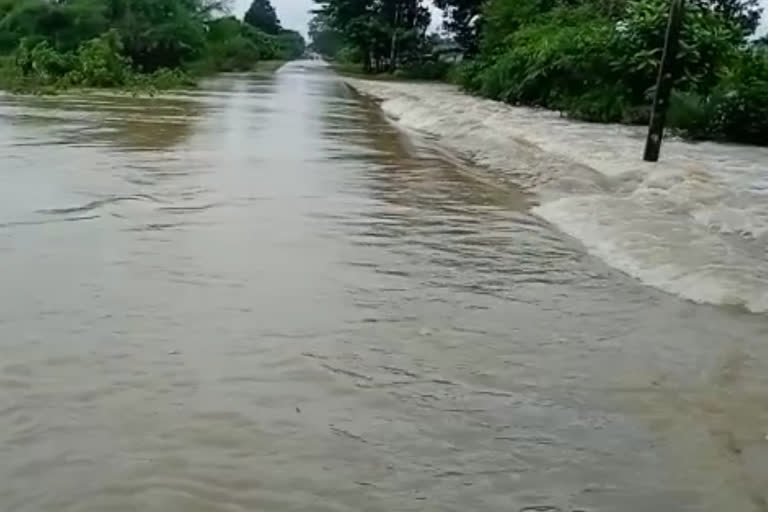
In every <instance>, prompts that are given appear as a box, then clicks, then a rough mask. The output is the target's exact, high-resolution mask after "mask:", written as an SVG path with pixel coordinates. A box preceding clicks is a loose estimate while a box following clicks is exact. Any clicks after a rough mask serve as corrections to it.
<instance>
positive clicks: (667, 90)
mask: <svg viewBox="0 0 768 512" xmlns="http://www.w3.org/2000/svg"><path fill="white" fill-rule="evenodd" d="M683 2H684V0H672V6H671V7H670V10H669V23H667V35H666V37H665V39H664V53H663V54H662V56H661V65H660V66H659V77H658V79H657V80H656V92H655V93H654V95H653V107H652V108H651V123H650V125H649V126H648V139H647V140H646V142H645V154H644V155H643V160H645V161H646V162H658V161H659V152H660V151H661V139H662V138H663V136H664V124H665V123H666V121H667V109H668V108H669V97H670V95H671V94H672V84H673V83H674V81H675V78H676V77H677V75H678V73H677V69H676V68H677V50H678V49H679V48H680V28H681V26H682V24H683V6H684V4H683Z"/></svg>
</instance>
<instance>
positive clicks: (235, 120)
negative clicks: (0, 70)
mask: <svg viewBox="0 0 768 512" xmlns="http://www.w3.org/2000/svg"><path fill="white" fill-rule="evenodd" d="M0 151H1V153H0V262H1V263H2V264H0V282H1V283H2V288H3V294H2V303H1V304H0V306H1V308H0V348H1V349H2V358H1V359H0V386H1V389H2V392H0V510H3V511H4V512H5V511H8V512H22V511H23V512H27V511H29V512H41V511H56V512H74V511H77V512H83V511H93V512H104V511H137V510H141V511H150V512H154V511H156V512H173V511H183V512H194V511H227V512H230V511H288V510H291V511H295V510H306V511H325V510H328V511H331V510H333V511H350V512H352V511H354V512H359V511H362V510H366V511H382V512H384V511H386V512H391V511H408V510H413V511H441V512H442V511H457V512H458V511H461V512H466V511H509V510H520V509H523V508H525V507H557V508H559V509H562V510H564V511H571V510H587V511H658V510H681V511H682V510H690V511H711V510H730V511H752V510H756V511H765V510H766V507H768V502H767V501H766V499H767V497H768V492H766V484H767V483H768V438H767V437H766V436H768V371H766V370H768V344H766V343H765V340H766V339H768V318H766V316H764V315H754V314H749V313H748V312H747V311H746V310H744V309H743V308H736V307H733V308H731V307H722V306H719V307H718V306H711V305H697V304H694V303H692V302H688V301H685V300H683V299H680V298H677V297H675V296H673V295H667V294H665V293H663V292H661V291H658V290H656V289H654V288H650V287H646V286H643V285H642V284H640V283H639V282H636V281H635V280H633V279H632V278H631V277H629V276H627V275H625V274H623V273H620V272H618V271H617V270H614V269H612V268H611V267H610V266H608V265H606V264H605V263H603V261H602V260H600V259H597V258H596V257H594V256H591V255H589V254H588V253H587V252H586V251H585V250H584V249H583V248H582V246H581V245H580V244H579V243H578V242H577V241H575V240H573V239H571V238H568V237H566V236H564V235H562V234H561V233H560V232H559V231H558V230H557V229H554V228H553V227H551V226H550V225H549V224H548V223H547V222H545V221H544V220H542V219H541V218H540V217H537V216H535V215H533V214H532V213H531V208H532V206H533V205H534V204H535V202H536V201H537V198H536V197H534V196H532V195H529V193H528V192H523V191H522V190H523V189H519V188H516V187H515V186H514V185H512V184H502V185H500V184H499V183H497V182H495V181H494V180H490V179H488V180H486V179H476V175H477V174H478V173H477V172H476V171H477V170H476V169H473V168H472V167H471V166H470V164H469V163H468V162H467V161H464V160H459V159H456V158H454V157H452V156H450V155H448V154H445V153H444V151H443V150H442V149H441V148H440V147H439V146H437V145H435V144H434V142H433V141H432V140H430V139H429V138H425V137H420V136H419V137H410V136H405V135H403V134H402V133H401V132H399V131H398V129H397V128H396V127H395V126H393V124H392V123H390V122H389V121H388V120H387V119H386V118H384V116H382V115H381V113H380V112H379V111H378V109H377V107H376V105H374V104H372V103H371V102H370V101H369V100H366V99H365V98H362V97H360V96H358V95H357V94H356V93H354V92H353V91H352V90H350V89H349V88H347V87H346V86H345V85H344V84H343V83H342V82H341V81H340V80H339V79H338V78H337V77H335V76H334V75H333V74H331V73H330V72H328V71H327V70H325V69H324V68H322V67H320V66H318V65H314V64H311V63H301V62H299V63H294V64H291V65H289V66H287V67H285V68H284V69H282V70H281V71H280V72H279V73H277V74H276V75H263V76H261V75H243V76H226V77H222V78H219V79H216V80H214V81H211V82H210V83H208V84H206V86H205V87H204V88H202V89H201V90H199V91H197V92H190V93H184V94H173V95H167V96H161V97H156V98H152V99H150V98H130V97H126V96H115V95H105V94H96V93H93V94H81V95H62V96H58V97H50V98H28V97H14V96H2V97H0ZM524 157H525V155H524V154H523V153H521V158H520V160H519V161H516V160H515V153H514V151H512V152H511V153H510V154H509V156H508V158H509V162H510V167H515V166H517V167H518V168H519V167H521V166H523V165H524V164H525V163H526V160H525V158H524ZM751 247H752V246H749V247H748V248H747V249H745V250H753V249H751ZM670 250H672V249H670ZM544 509H545V508H541V509H540V510H544ZM547 510H549V509H547Z"/></svg>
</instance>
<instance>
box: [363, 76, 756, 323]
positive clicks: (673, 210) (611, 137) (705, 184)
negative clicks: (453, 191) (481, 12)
mask: <svg viewBox="0 0 768 512" xmlns="http://www.w3.org/2000/svg"><path fill="white" fill-rule="evenodd" d="M351 84H352V85H353V86H354V87H355V88H357V89H358V90H360V91H361V92H363V93H365V94H368V95H371V96H374V97H377V98H379V99H381V100H382V104H381V106H382V109H383V110H384V112H385V113H386V114H387V115H389V116H390V117H392V118H393V119H395V120H396V121H397V122H398V123H399V124H401V125H402V126H403V127H406V128H408V129H410V130H416V131H419V132H421V133H424V134H428V135H431V136H433V137H435V138H437V139H438V141H439V143H440V144H441V145H443V146H445V147H447V148H449V149H451V150H453V151H456V152H458V153H459V154H461V155H463V156H465V157H467V158H470V159H472V160H473V161H474V162H476V163H477V164H480V165H482V166H484V167H487V168H489V169H492V170H494V171H496V172H497V176H499V177H500V178H501V179H503V180H507V181H509V182H511V183H515V184H517V185H520V186H522V187H524V188H526V189H528V190H531V191H533V192H536V193H537V194H538V195H539V197H540V201H541V204H540V205H539V206H538V207H536V208H535V209H534V213H536V214H537V215H539V216H541V217H543V218H544V219H546V220H547V221H549V222H551V223H552V224H554V225H555V226H557V227H558V228H559V229H561V230H562V231H564V232H565V233H567V234H569V235H571V236H573V237H574V238H577V239H578V240H580V241H581V242H582V243H583V244H584V246H585V247H586V248H587V250H589V251H590V252H591V253H593V254H595V255H596V256H598V257H600V258H601V259H603V260H604V261H606V262H607V263H608V264H610V265H612V266H614V267H615V268H618V269H620V270H622V271H623V272H626V273H627V274H629V275H631V276H634V277H636V278H637V279H639V280H641V281H642V282H644V283H646V284H648V285H651V286H655V287H658V288H660V289H662V290H665V291H667V292H670V293H675V294H678V295H680V296H682V297H685V298H686V299H689V300H692V301H695V302H701V303H710V304H723V305H739V306H742V307H744V308H746V309H748V310H750V311H752V312H767V311H768V148H756V147H747V146H737V145H728V144H716V143H701V144H693V143H689V142H685V141H682V140H676V139H674V138H672V139H669V140H667V141H666V142H665V144H664V147H663V149H662V161H661V162H660V163H657V164H649V163H645V162H643V161H642V159H641V155H642V150H643V144H644V135H645V131H644V129H643V128H642V127H631V126H619V125H605V124H592V123H581V122H575V121H572V120H568V119H565V118H563V117H562V116H560V115H559V114H558V113H556V112H551V111H543V110H536V109H530V108H521V107H512V106H509V105H505V104H502V103H498V102H493V101H488V100H483V99H479V98H474V97H471V96H468V95H465V94H462V93H460V92H459V91H457V90H456V89H455V88H453V87H451V86H446V85H435V84H415V83H400V82H371V81H360V80H353V81H351Z"/></svg>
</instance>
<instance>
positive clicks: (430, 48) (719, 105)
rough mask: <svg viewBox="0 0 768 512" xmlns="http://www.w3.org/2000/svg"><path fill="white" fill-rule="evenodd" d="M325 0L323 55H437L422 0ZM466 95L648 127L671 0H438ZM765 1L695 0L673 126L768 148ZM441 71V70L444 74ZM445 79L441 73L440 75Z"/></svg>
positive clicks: (373, 60) (371, 67) (376, 65)
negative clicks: (758, 36)
mask: <svg viewBox="0 0 768 512" xmlns="http://www.w3.org/2000/svg"><path fill="white" fill-rule="evenodd" d="M365 3H366V2H365V1H354V0H326V1H323V2H321V3H320V9H319V10H318V15H317V17H316V18H315V23H316V26H315V27H314V28H315V30H314V31H313V32H312V33H311V35H312V37H313V45H314V46H315V47H316V48H317V49H318V51H320V52H321V53H326V52H328V53H332V54H333V55H336V56H341V57H343V58H344V59H347V60H356V61H358V62H360V63H361V65H362V68H363V69H365V70H366V71H368V72H376V71H377V70H381V68H382V67H384V68H387V69H398V68H401V67H402V68H403V69H405V68H407V67H408V66H411V65H414V66H416V67H417V68H418V67H419V66H422V65H423V63H425V62H430V60H429V59H428V58H425V55H426V56H433V55H437V59H436V61H438V62H439V61H443V62H444V60H445V59H442V58H441V57H440V52H439V51H435V50H436V48H437V49H439V48H440V45H441V44H442V45H443V46H444V40H438V42H437V44H435V39H434V38H430V36H429V35H427V34H426V26H427V25H428V23H429V20H428V13H425V3H424V2H420V1H418V0H386V1H378V2H370V5H363V4H365ZM436 4H437V5H438V6H439V7H441V8H443V9H444V10H445V13H446V16H445V28H446V30H447V31H448V32H449V33H450V34H451V35H452V42H453V44H454V45H455V46H456V47H458V48H460V50H461V52H462V55H463V62H462V63H461V64H459V65H457V66H456V69H455V70H454V71H453V72H451V73H450V74H451V76H452V77H453V79H454V80H455V81H456V82H458V83H459V84H460V85H461V86H462V87H463V88H465V89H466V90H467V91H469V92H472V93H475V94H478V95H482V96H486V97H489V98H492V99H496V100H500V101H505V102H507V103H511V104H515V105H529V106H537V107H544V108H548V109H553V110H558V111H560V112H563V113H564V114H565V115H568V116H570V117H573V118H576V119H582V120H587V121H596V122H622V123H646V122H647V121H648V117H649V111H650V108H649V106H650V103H651V97H652V94H653V88H654V86H655V82H656V76H657V73H658V65H659V61H660V57H661V52H662V44H663V40H664V33H665V29H666V23H667V15H668V11H669V4H670V2H669V0H488V1H483V0H437V2H436ZM760 14H761V11H760V8H759V2H758V0H689V1H688V2H686V14H685V20H684V24H683V33H682V42H681V47H680V53H679V66H678V69H677V71H676V77H675V78H676V82H675V94H674V97H673V101H672V105H671V109H670V113H669V125H670V126H671V127H672V128H675V129H677V130H678V132H680V133H682V134H684V135H687V136H689V137H692V138H700V139H715V140H727V141H735V142H744V143H751V144H764V145H768V41H766V40H763V41H760V40H755V39H754V38H753V34H754V32H755V30H756V28H757V26H758V23H759V19H760ZM442 74H444V72H443V73H442ZM438 75H440V73H438Z"/></svg>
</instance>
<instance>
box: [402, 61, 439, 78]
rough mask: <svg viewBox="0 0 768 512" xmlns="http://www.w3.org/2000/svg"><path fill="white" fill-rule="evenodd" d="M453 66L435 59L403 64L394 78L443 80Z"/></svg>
mask: <svg viewBox="0 0 768 512" xmlns="http://www.w3.org/2000/svg"><path fill="white" fill-rule="evenodd" d="M452 67H453V65H452V64H451V63H450V62H445V61H441V60H437V59H433V60H426V61H423V62H412V63H408V64H405V65H404V66H403V67H402V68H400V69H398V70H397V71H396V72H395V76H396V77H400V78H405V79H408V80H445V79H446V78H447V77H448V75H449V73H450V71H451V69H452Z"/></svg>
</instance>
